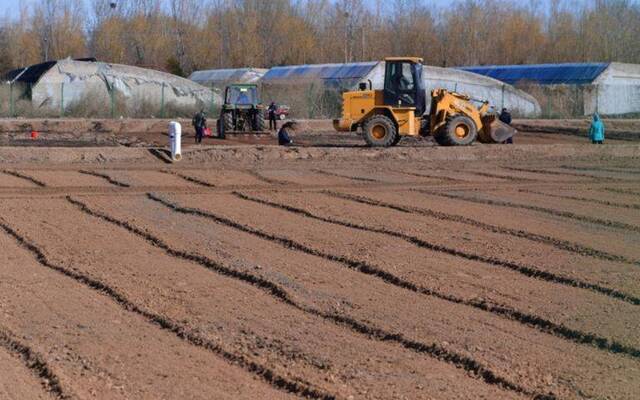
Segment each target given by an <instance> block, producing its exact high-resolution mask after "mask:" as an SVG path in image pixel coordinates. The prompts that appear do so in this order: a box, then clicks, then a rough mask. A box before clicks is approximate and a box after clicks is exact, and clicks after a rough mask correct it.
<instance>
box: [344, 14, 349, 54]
mask: <svg viewBox="0 0 640 400" xmlns="http://www.w3.org/2000/svg"><path fill="white" fill-rule="evenodd" d="M348 62H349V13H348V12H347V11H345V12H344V63H345V64H346V63H348Z"/></svg>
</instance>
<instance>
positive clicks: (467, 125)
mask: <svg viewBox="0 0 640 400" xmlns="http://www.w3.org/2000/svg"><path fill="white" fill-rule="evenodd" d="M477 137H478V128H477V127H476V124H475V123H474V122H473V120H472V119H471V118H469V117H466V116H464V115H457V116H453V117H450V118H449V119H447V124H446V125H445V126H443V127H442V128H440V129H438V131H437V132H436V133H435V135H433V138H434V139H435V140H436V142H438V144H439V145H440V146H468V145H470V144H472V143H473V142H475V141H476V138H477Z"/></svg>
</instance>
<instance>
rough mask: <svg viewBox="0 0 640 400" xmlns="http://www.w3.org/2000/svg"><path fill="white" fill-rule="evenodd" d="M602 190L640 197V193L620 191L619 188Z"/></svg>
mask: <svg viewBox="0 0 640 400" xmlns="http://www.w3.org/2000/svg"><path fill="white" fill-rule="evenodd" d="M601 190H604V191H607V192H612V193H620V194H630V195H633V196H640V192H636V191H635V190H631V189H619V188H602V189H601Z"/></svg>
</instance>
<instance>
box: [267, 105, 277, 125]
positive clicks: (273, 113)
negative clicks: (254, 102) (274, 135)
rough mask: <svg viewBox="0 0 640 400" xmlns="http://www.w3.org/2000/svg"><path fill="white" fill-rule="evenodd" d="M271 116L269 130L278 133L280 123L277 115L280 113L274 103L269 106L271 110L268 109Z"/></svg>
mask: <svg viewBox="0 0 640 400" xmlns="http://www.w3.org/2000/svg"><path fill="white" fill-rule="evenodd" d="M267 112H268V114H269V130H270V131H277V130H278V122H277V119H276V117H277V116H276V113H277V112H278V106H276V103H274V102H273V101H272V102H271V104H269V108H268V109H267Z"/></svg>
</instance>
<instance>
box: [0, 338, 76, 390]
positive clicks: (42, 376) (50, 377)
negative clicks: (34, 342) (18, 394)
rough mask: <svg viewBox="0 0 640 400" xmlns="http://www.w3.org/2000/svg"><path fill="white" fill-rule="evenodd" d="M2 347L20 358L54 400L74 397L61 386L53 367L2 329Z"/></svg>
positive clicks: (0, 341) (0, 339)
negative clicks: (55, 399)
mask: <svg viewBox="0 0 640 400" xmlns="http://www.w3.org/2000/svg"><path fill="white" fill-rule="evenodd" d="M0 346H2V347H4V348H5V349H7V351H9V352H10V353H13V354H16V355H17V356H19V357H20V358H21V359H22V361H23V362H24V364H25V366H26V367H27V368H28V369H29V370H30V371H32V372H33V374H34V375H36V377H37V378H38V379H39V380H40V382H41V383H42V386H43V387H44V389H45V390H46V391H47V392H48V393H49V394H50V395H52V396H53V397H54V398H57V399H69V398H71V397H72V396H71V394H69V393H67V392H66V391H65V390H64V389H63V388H62V386H60V379H59V378H58V377H57V376H56V374H55V373H54V372H53V371H52V370H51V367H49V365H48V364H47V362H46V361H45V360H44V359H43V358H42V356H40V355H39V354H37V353H36V352H35V351H33V350H32V349H31V348H30V347H29V346H27V345H26V344H24V343H22V342H21V341H20V340H19V339H18V338H16V336H15V335H13V334H12V333H10V332H9V331H8V330H7V329H4V328H2V327H0Z"/></svg>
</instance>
